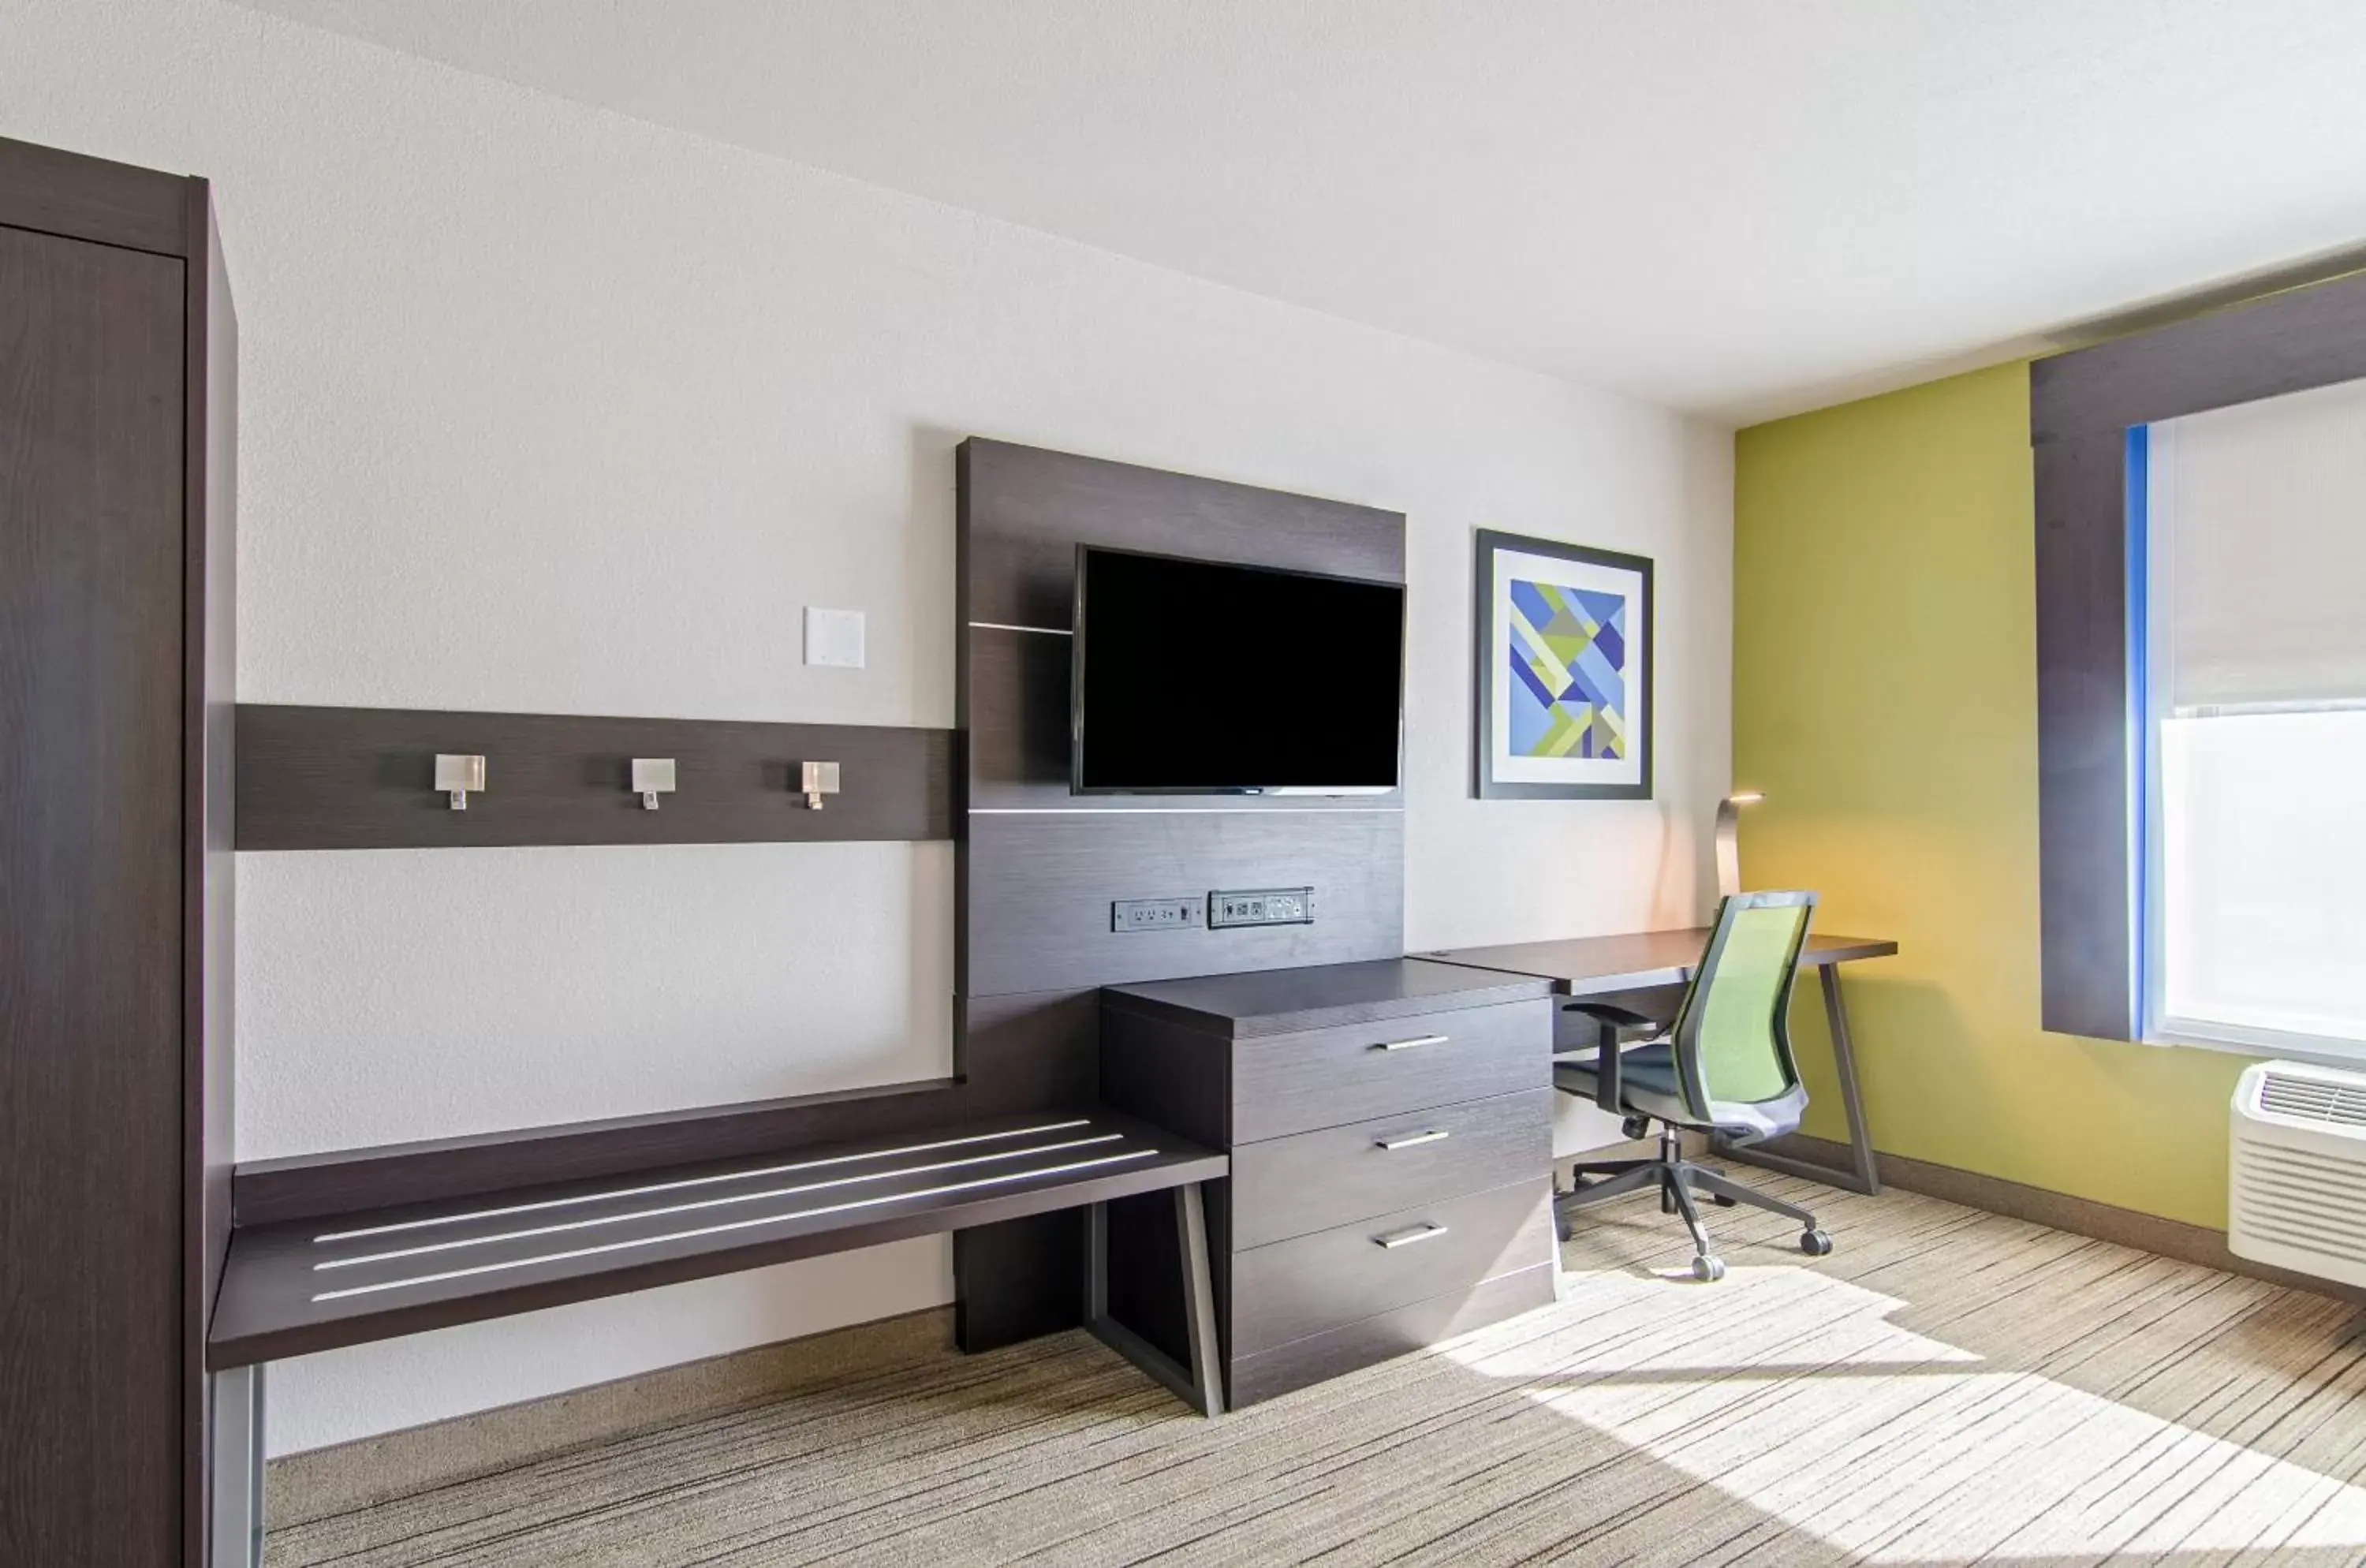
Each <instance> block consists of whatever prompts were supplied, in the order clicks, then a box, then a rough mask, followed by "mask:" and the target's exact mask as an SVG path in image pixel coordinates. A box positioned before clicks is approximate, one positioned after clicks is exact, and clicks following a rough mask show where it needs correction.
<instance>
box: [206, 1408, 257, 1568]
mask: <svg viewBox="0 0 2366 1568" xmlns="http://www.w3.org/2000/svg"><path fill="white" fill-rule="evenodd" d="M209 1382H211V1383H212V1386H213V1392H212V1404H213V1410H212V1418H211V1430H210V1431H208V1433H207V1435H206V1452H207V1455H208V1465H209V1467H210V1470H211V1475H210V1477H209V1482H208V1484H209V1485H210V1486H211V1488H212V1494H213V1495H212V1511H213V1531H212V1534H213V1555H212V1562H213V1568H261V1564H262V1562H263V1368H262V1367H261V1366H260V1365H259V1364H258V1365H255V1366H252V1367H238V1368H235V1369H233V1370H231V1371H226V1372H215V1373H213V1374H212V1376H211V1378H210V1379H209Z"/></svg>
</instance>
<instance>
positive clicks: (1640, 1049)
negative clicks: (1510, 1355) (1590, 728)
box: [1553, 893, 1832, 1280]
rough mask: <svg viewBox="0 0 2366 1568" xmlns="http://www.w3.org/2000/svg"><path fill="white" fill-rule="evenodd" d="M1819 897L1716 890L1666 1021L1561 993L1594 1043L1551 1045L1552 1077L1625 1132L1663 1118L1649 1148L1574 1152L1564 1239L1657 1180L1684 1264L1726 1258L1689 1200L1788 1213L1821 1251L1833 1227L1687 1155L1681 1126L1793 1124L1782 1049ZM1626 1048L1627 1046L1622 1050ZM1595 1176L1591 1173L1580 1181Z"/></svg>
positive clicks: (1791, 1077)
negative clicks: (1650, 1155) (1678, 1227)
mask: <svg viewBox="0 0 2366 1568" xmlns="http://www.w3.org/2000/svg"><path fill="white" fill-rule="evenodd" d="M1814 907H1815V895H1813V894H1811V893H1745V894H1736V895H1734V896H1733V897H1729V898H1727V899H1726V900H1725V902H1724V903H1723V905H1721V906H1720V907H1719V908H1718V920H1717V925H1716V926H1715V928H1714V929H1713V930H1712V931H1711V932H1710V934H1709V940H1708V946H1707V951H1706V952H1705V953H1703V954H1702V957H1701V962H1700V964H1699V965H1698V966H1697V967H1696V970H1695V971H1694V975H1693V978H1692V982H1691V984H1690V985H1689V986H1687V987H1686V988H1685V991H1684V1001H1683V1003H1682V1004H1681V1005H1680V1007H1679V1008H1678V1010H1677V1013H1676V1018H1675V1021H1674V1022H1673V1024H1662V1023H1661V1022H1658V1021H1653V1020H1651V1019H1649V1018H1645V1017H1644V1016H1642V1015H1641V1014H1639V1013H1635V1012H1629V1011H1628V1010H1626V1009H1624V1008H1619V1007H1613V1006H1610V1005H1608V1004H1606V1003H1602V1002H1571V1003H1569V1004H1567V1010H1568V1011H1570V1012H1572V1013H1576V1014H1579V1015H1582V1016H1583V1017H1584V1018H1586V1019H1588V1020H1590V1021H1592V1022H1593V1024H1594V1031H1595V1044H1594V1049H1593V1050H1591V1051H1587V1052H1579V1053H1573V1054H1572V1055H1565V1056H1559V1057H1556V1058H1555V1059H1554V1062H1553V1086H1554V1087H1555V1088H1556V1089H1560V1091H1561V1092H1562V1093H1564V1094H1568V1095H1572V1096H1574V1097H1577V1098H1581V1099H1584V1100H1591V1101H1593V1102H1594V1103H1595V1104H1596V1105H1598V1106H1600V1107H1601V1108H1602V1109H1603V1110H1605V1111H1611V1112H1613V1113H1614V1114H1616V1115H1617V1117H1618V1118H1619V1124H1620V1126H1621V1128H1622V1129H1623V1130H1624V1131H1625V1132H1626V1134H1627V1135H1628V1137H1629V1138H1640V1137H1643V1136H1645V1135H1646V1134H1649V1132H1650V1131H1651V1127H1652V1126H1653V1125H1654V1124H1657V1125H1658V1127H1659V1129H1660V1153H1659V1156H1658V1157H1657V1158H1655V1159H1617V1160H1591V1161H1588V1160H1581V1161H1579V1162H1578V1163H1577V1164H1576V1165H1575V1166H1574V1167H1572V1184H1573V1189H1574V1190H1572V1191H1569V1192H1566V1193H1563V1194H1560V1195H1559V1196H1558V1197H1557V1198H1556V1199H1555V1200H1554V1203H1553V1212H1554V1219H1555V1222H1556V1224H1557V1225H1558V1227H1559V1229H1560V1238H1561V1239H1562V1240H1563V1241H1567V1240H1568V1239H1569V1238H1570V1232H1571V1216H1572V1215H1573V1214H1574V1213H1576V1212H1577V1211H1578V1210H1580V1209H1583V1208H1587V1207H1590V1206H1592V1205H1594V1204H1596V1203H1603V1202H1607V1201H1610V1200H1611V1199H1614V1198H1618V1197H1623V1196H1625V1195H1626V1194H1628V1193H1630V1192H1639V1191H1645V1190H1657V1191H1658V1192H1659V1194H1660V1211H1661V1213H1668V1214H1675V1215H1678V1216H1681V1217H1682V1219H1683V1220H1684V1228H1685V1229H1686V1230H1687V1231H1689V1232H1691V1233H1692V1240H1693V1275H1694V1277H1695V1278H1696V1279H1698V1280H1718V1279H1722V1278H1723V1277H1724V1275H1725V1264H1724V1263H1723V1262H1722V1261H1721V1260H1720V1259H1719V1258H1718V1256H1717V1254H1716V1253H1715V1252H1714V1251H1712V1250H1711V1249H1710V1247H1709V1236H1708V1228H1707V1226H1706V1225H1704V1224H1702V1223H1701V1215H1700V1206H1699V1203H1698V1202H1697V1200H1698V1199H1701V1198H1707V1200H1708V1201H1710V1202H1711V1203H1712V1204H1715V1205H1716V1206H1718V1207H1719V1208H1731V1207H1733V1206H1735V1205H1736V1204H1743V1203H1746V1204H1748V1205H1750V1206H1751V1207H1752V1208H1755V1209H1763V1210H1765V1211H1766V1212H1767V1213H1774V1214H1780V1215H1782V1216H1783V1217H1784V1218H1785V1219H1787V1220H1793V1221H1796V1222H1797V1224H1798V1225H1799V1250H1800V1251H1802V1252H1804V1253H1806V1254H1808V1256H1809V1257H1811V1258H1820V1257H1823V1256H1824V1255H1825V1254H1827V1253H1829V1252H1831V1249H1832V1240H1831V1236H1830V1235H1826V1234H1825V1233H1824V1231H1823V1229H1822V1228H1821V1227H1820V1226H1819V1225H1818V1224H1816V1216H1815V1215H1814V1214H1812V1213H1809V1212H1808V1210H1806V1209H1803V1208H1800V1207H1799V1206H1798V1205H1797V1204H1796V1203H1786V1202H1784V1201H1782V1200H1781V1199H1779V1198H1775V1197H1771V1196H1769V1195H1768V1194H1766V1193H1763V1192H1761V1191H1759V1190H1756V1189H1755V1188H1752V1187H1747V1186H1744V1185H1743V1184H1742V1183H1741V1182H1739V1181H1736V1180H1734V1179H1731V1178H1730V1177H1728V1176H1726V1175H1725V1174H1724V1173H1723V1172H1721V1171H1716V1170H1711V1169H1709V1168H1707V1167H1706V1166H1700V1165H1696V1164H1694V1163H1693V1162H1692V1161H1690V1160H1687V1159H1685V1158H1684V1151H1683V1146H1682V1144H1681V1141H1680V1140H1681V1136H1682V1134H1684V1133H1685V1132H1696V1133H1715V1134H1722V1136H1723V1137H1724V1139H1725V1140H1726V1141H1727V1142H1728V1143H1744V1144H1748V1143H1756V1142H1758V1141H1759V1140H1761V1139H1763V1138H1770V1137H1776V1136H1779V1135H1781V1134H1786V1133H1790V1132H1794V1131H1797V1128H1798V1125H1799V1117H1800V1113H1801V1112H1802V1111H1805V1110H1806V1108H1807V1104H1808V1093H1807V1090H1806V1089H1804V1088H1802V1087H1801V1085H1800V1083H1799V1073H1798V1068H1797V1064H1796V1063H1795V1062H1794V1060H1793V1058H1792V1055H1791V1042H1790V1030H1789V1025H1788V1021H1787V1017H1786V1015H1787V1013H1788V1011H1789V1008H1790V1000H1791V983H1792V980H1793V978H1794V976H1796V975H1797V965H1798V956H1799V949H1800V947H1801V946H1802V945H1803V944H1804V943H1805V942H1806V940H1807V931H1808V919H1810V917H1811V915H1812V913H1813V910H1814ZM1630 1046H1632V1047H1634V1048H1633V1049H1629V1047H1630ZM1589 1178H1591V1179H1589Z"/></svg>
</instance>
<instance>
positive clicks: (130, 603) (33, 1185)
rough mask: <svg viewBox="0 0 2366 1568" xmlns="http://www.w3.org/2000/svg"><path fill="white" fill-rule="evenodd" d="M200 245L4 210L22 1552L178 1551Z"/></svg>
mask: <svg viewBox="0 0 2366 1568" xmlns="http://www.w3.org/2000/svg"><path fill="white" fill-rule="evenodd" d="M183 266H184V264H183V263H182V262H181V261H180V260H179V259H177V258H175V257H169V256H163V255H157V254H150V253H147V252H144V251H135V250H128V249H122V248H118V247H116V246H112V245H105V244H97V243H90V242H87V241H82V240H73V239H66V238H62V237H59V236H57V235H53V234H47V233H39V232H34V231H28V230H24V229H13V228H6V227H0V1412H5V1416H0V1562H7V1563H18V1562H22V1563H28V1564H29V1563H36V1562H40V1563H51V1562H55V1563H66V1562H72V1563H77V1564H91V1565H112V1564H118V1563H121V1564H130V1563H139V1564H150V1563H165V1562H176V1561H178V1560H179V1558H180V1553H181V1546H182V1528H183V1518H182V1512H181V1509H182V1463H183V1453H182V1418H183V1411H182V1400H183V1393H182V1388H183V1382H182V1379H183V1339H182V1334H183V1322H182V1314H183V1296H182V1279H181V1274H182V1267H183V1265H182V1261H181V1260H182V1257H183V1252H182V1202H183V1194H182V1161H183V1149H182V1142H183V1100H182V1076H183V1066H182V1041H181V1017H182V1014H181V1009H182V973H181V971H182V962H183V959H182V951H183V950H182V876H183V869H182V868H183V855H182V848H183V845H182V821H181V816H182V768H181V763H182V756H181V752H182V724H183V690H182V681H183V673H182V646H183V633H184V627H183V614H184V611H183V604H184V598H183V586H184V585H183V570H184V568H183V558H184V543H183V541H184V535H183V518H182V504H183V499H182V498H183V483H184V451H183V441H184V420H185V412H186V405H185V401H184V395H183V393H184V388H183V379H182V378H183V360H184V355H185V350H186V333H185V331H184V328H185V314H184V312H185V309H186V307H185V303H184V299H185V289H184V273H183Z"/></svg>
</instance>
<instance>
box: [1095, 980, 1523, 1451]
mask: <svg viewBox="0 0 2366 1568" xmlns="http://www.w3.org/2000/svg"><path fill="white" fill-rule="evenodd" d="M1100 1007H1101V1029H1100V1079H1101V1095H1102V1099H1103V1100H1105V1101H1106V1102H1107V1103H1109V1104H1110V1105H1112V1106H1115V1107H1117V1108H1119V1109H1121V1110H1123V1111H1129V1112H1131V1113H1132V1114H1134V1115H1136V1116H1139V1117H1142V1118H1143V1119H1144V1120H1145V1121H1149V1122H1156V1123H1159V1124H1161V1125H1164V1126H1166V1127H1168V1128H1171V1129H1172V1130H1173V1131H1175V1132H1177V1133H1178V1134H1182V1135H1184V1136H1185V1137H1189V1138H1191V1139H1193V1140H1195V1141H1198V1142H1201V1143H1205V1144H1209V1145H1214V1146H1216V1147H1220V1148H1222V1149H1225V1150H1226V1151H1228V1152H1229V1153H1230V1154H1231V1156H1232V1176H1231V1178H1230V1179H1228V1180H1224V1181H1220V1182H1216V1183H1213V1184H1211V1195H1210V1204H1209V1212H1208V1228H1209V1242H1210V1247H1211V1255H1212V1256H1211V1264H1212V1268H1213V1272H1214V1275H1215V1280H1214V1284H1215V1295H1216V1309H1217V1330H1218V1337H1219V1340H1220V1343H1221V1344H1222V1359H1223V1367H1224V1373H1225V1381H1226V1385H1227V1389H1228V1392H1229V1398H1230V1403H1231V1404H1233V1405H1234V1406H1235V1407H1237V1406H1240V1405H1245V1404H1256V1402H1257V1401H1259V1400H1263V1399H1269V1398H1272V1397H1273V1396H1274V1395H1276V1394H1280V1393H1288V1392H1289V1391H1290V1390H1291V1389H1295V1388H1301V1387H1303V1386H1305V1385H1306V1384H1308V1383H1313V1382H1321V1381H1322V1380H1324V1379H1325V1378H1329V1377H1335V1376H1337V1375H1338V1374H1340V1373H1342V1372H1346V1371H1353V1370H1355V1369H1356V1368H1358V1367H1362V1366H1367V1365H1369V1364H1371V1363H1372V1362H1375V1361H1380V1360H1384V1359H1388V1358H1389V1357H1391V1356H1396V1355H1400V1354H1403V1352H1405V1351H1407V1350H1412V1349H1417V1348H1420V1347H1422V1346H1424V1345H1427V1344H1430V1343H1431V1342H1433V1341H1435V1340H1437V1339H1441V1338H1444V1337H1448V1336H1450V1335H1454V1334H1459V1333H1461V1332H1463V1331H1464V1330H1466V1329H1470V1328H1474V1327H1477V1326H1480V1325H1483V1324H1487V1323H1492V1322H1494V1321H1497V1320H1498V1319H1501V1318H1504V1317H1508V1316H1510V1315H1512V1314H1515V1313H1520V1312H1525V1311H1527V1310H1528V1309H1529V1308H1531V1307H1536V1306H1540V1305H1543V1304H1544V1303H1548V1302H1550V1301H1551V1300H1552V1299H1553V1290H1554V1280H1555V1277H1556V1267H1555V1258H1554V1243H1553V1224H1552V1187H1551V1177H1550V1164H1551V1156H1552V1096H1553V1089H1552V1084H1551V1069H1552V1060H1551V1057H1552V1002H1551V1000H1550V986H1549V982H1546V981H1542V980H1533V979H1529V978H1527V977H1525V976H1511V975H1504V974H1493V973H1488V972H1486V971H1482V970H1476V969H1469V968H1464V967H1461V966H1459V965H1456V964H1437V963H1428V962H1425V961H1423V960H1419V959H1390V960H1385V961H1380V962H1375V963H1363V964H1325V965H1322V966H1319V967H1314V968H1304V969H1278V970H1267V971H1263V972H1259V973H1256V974H1245V975H1224V976H1207V977H1203V978H1198V979H1188V980H1169V981H1160V982H1155V983H1152V984H1146V985H1131V986H1109V987H1102V989H1101V992H1100ZM1107 1224H1108V1227H1109V1234H1108V1236H1107V1238H1106V1242H1105V1245H1106V1247H1107V1248H1108V1255H1109V1260H1110V1312H1111V1314H1113V1315H1115V1316H1117V1317H1118V1318H1119V1319H1120V1320H1121V1322H1125V1323H1126V1324H1127V1325H1128V1326H1129V1327H1131V1328H1132V1329H1133V1331H1134V1332H1136V1333H1138V1334H1140V1335H1142V1336H1143V1337H1144V1338H1147V1339H1149V1340H1151V1341H1152V1342H1153V1343H1154V1344H1157V1345H1160V1346H1161V1347H1162V1348H1164V1347H1166V1346H1167V1345H1170V1344H1176V1343H1179V1342H1180V1340H1181V1337H1182V1335H1183V1325H1182V1324H1181V1323H1180V1322H1179V1321H1177V1322H1168V1321H1166V1317H1165V1316H1164V1315H1162V1314H1166V1313H1171V1311H1172V1308H1171V1306H1169V1305H1168V1304H1167V1303H1171V1302H1172V1301H1174V1300H1175V1299H1177V1295H1176V1292H1173V1291H1172V1289H1171V1288H1170V1287H1168V1286H1167V1284H1166V1280H1164V1278H1163V1277H1162V1275H1161V1273H1160V1270H1161V1269H1163V1268H1165V1267H1166V1266H1167V1265H1166V1259H1169V1258H1173V1257H1174V1256H1175V1255H1176V1254H1175V1248H1174V1244H1173V1238H1172V1236H1171V1235H1170V1234H1169V1229H1168V1227H1170V1226H1171V1224H1172V1221H1171V1220H1170V1219H1168V1218H1167V1217H1166V1210H1165V1209H1164V1208H1162V1207H1161V1206H1160V1205H1158V1204H1156V1203H1155V1202H1147V1203H1127V1204H1113V1205H1111V1206H1110V1212H1109V1215H1108V1221H1107Z"/></svg>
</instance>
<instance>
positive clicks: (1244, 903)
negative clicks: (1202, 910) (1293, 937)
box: [1208, 887, 1314, 931]
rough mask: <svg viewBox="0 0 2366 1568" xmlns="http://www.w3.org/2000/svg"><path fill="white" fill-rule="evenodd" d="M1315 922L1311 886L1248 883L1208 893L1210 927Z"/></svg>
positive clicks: (1299, 924) (1220, 928) (1295, 924)
mask: <svg viewBox="0 0 2366 1568" xmlns="http://www.w3.org/2000/svg"><path fill="white" fill-rule="evenodd" d="M1313 923H1314V889H1313V888H1312V887H1248V888H1241V889H1236V890H1234V891H1232V892H1216V893H1211V894H1209V895H1208V929H1209V930H1211V931H1222V929H1223V928H1224V927H1226V926H1308V925H1313Z"/></svg>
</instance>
